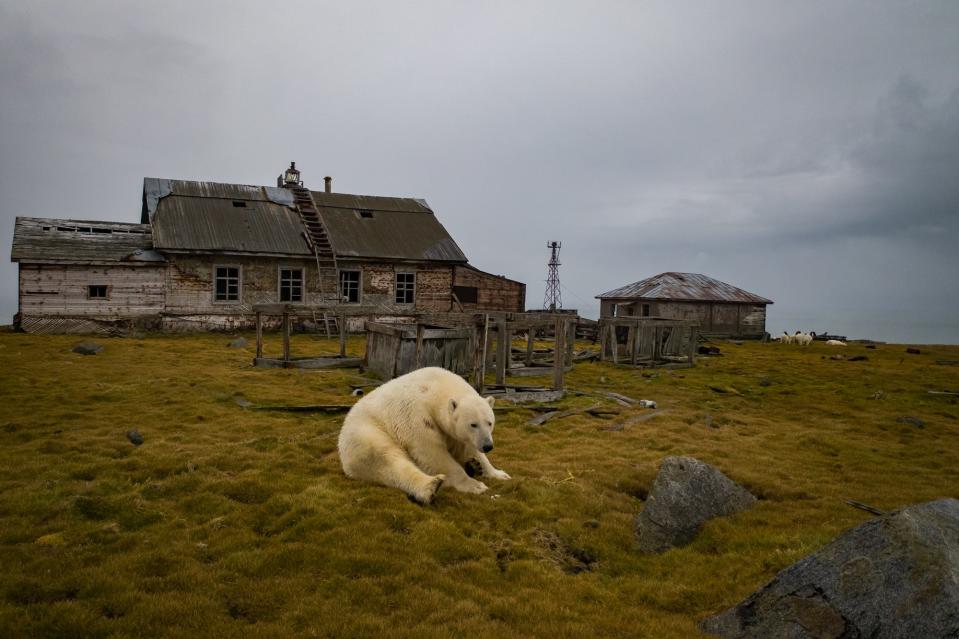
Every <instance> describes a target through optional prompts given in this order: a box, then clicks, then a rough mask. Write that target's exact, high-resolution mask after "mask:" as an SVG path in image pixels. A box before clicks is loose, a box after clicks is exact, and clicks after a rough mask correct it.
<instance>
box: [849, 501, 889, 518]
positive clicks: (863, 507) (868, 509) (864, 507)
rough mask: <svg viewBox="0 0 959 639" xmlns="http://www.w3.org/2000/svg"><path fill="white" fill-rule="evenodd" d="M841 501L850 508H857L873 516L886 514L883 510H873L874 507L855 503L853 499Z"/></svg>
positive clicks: (858, 502) (859, 502)
mask: <svg viewBox="0 0 959 639" xmlns="http://www.w3.org/2000/svg"><path fill="white" fill-rule="evenodd" d="M843 501H844V502H846V503H847V504H849V505H850V506H852V507H853V508H858V509H859V510H865V511H866V512H867V513H872V514H873V515H879V516H880V517H881V516H882V515H885V514H887V513H886V511H885V510H880V509H879V508H875V507H874V506H869V505H867V504H864V503H862V502H861V501H856V500H854V499H844V500H843Z"/></svg>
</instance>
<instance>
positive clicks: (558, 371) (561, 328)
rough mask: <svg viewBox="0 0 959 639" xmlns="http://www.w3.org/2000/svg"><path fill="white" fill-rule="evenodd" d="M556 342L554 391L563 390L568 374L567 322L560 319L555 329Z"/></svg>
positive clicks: (554, 352)
mask: <svg viewBox="0 0 959 639" xmlns="http://www.w3.org/2000/svg"><path fill="white" fill-rule="evenodd" d="M554 334H555V336H556V342H555V344H553V390H563V388H564V386H563V375H564V373H565V372H566V361H565V360H566V358H565V357H564V356H563V354H564V353H565V352H566V344H565V342H566V320H565V319H563V318H559V319H557V320H556V326H555V327H554Z"/></svg>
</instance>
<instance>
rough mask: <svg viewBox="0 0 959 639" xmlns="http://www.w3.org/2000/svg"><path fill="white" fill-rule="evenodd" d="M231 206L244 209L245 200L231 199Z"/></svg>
mask: <svg viewBox="0 0 959 639" xmlns="http://www.w3.org/2000/svg"><path fill="white" fill-rule="evenodd" d="M233 208H235V209H245V208H246V202H244V201H243V200H233Z"/></svg>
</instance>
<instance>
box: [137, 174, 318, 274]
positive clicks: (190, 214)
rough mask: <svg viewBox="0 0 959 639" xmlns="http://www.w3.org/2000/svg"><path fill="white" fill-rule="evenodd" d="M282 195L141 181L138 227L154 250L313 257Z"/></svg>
mask: <svg viewBox="0 0 959 639" xmlns="http://www.w3.org/2000/svg"><path fill="white" fill-rule="evenodd" d="M292 204H293V196H292V194H290V193H289V191H286V190H285V189H278V188H275V187H264V186H248V185H245V184H222V183H219V182H193V181H188V180H165V179H160V178H145V179H144V180H143V213H142V219H141V221H149V222H150V223H151V224H152V226H153V242H154V246H155V247H156V248H157V249H158V250H161V251H163V250H167V251H199V252H213V251H217V252H224V253H257V254H268V255H298V256H310V255H312V253H311V251H310V247H309V245H308V244H307V243H306V238H305V237H304V231H305V229H304V227H303V223H302V222H301V221H300V216H299V213H297V212H296V210H295V209H293V208H291V207H292Z"/></svg>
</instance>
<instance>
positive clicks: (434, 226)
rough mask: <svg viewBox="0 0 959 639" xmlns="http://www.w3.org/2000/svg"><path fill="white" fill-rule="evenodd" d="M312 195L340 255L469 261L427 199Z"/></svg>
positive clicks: (340, 194)
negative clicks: (437, 217)
mask: <svg viewBox="0 0 959 639" xmlns="http://www.w3.org/2000/svg"><path fill="white" fill-rule="evenodd" d="M312 194H313V201H314V202H315V203H316V208H317V210H318V211H319V213H320V216H321V217H322V219H323V222H324V224H325V225H326V229H327V231H328V232H329V234H330V243H331V244H332V245H333V250H334V252H335V253H336V256H337V257H363V258H378V259H396V260H413V261H430V262H466V255H464V254H463V251H462V250H460V247H459V246H458V245H457V244H456V242H455V241H454V240H453V238H452V237H450V234H449V233H448V232H447V231H446V228H444V227H443V225H442V224H441V223H440V221H439V220H438V219H436V216H435V215H434V214H433V211H432V209H430V207H429V205H428V204H427V203H426V201H425V200H421V199H414V198H400V197H375V196H370V195H350V194H347V193H322V192H318V191H313V192H312Z"/></svg>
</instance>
